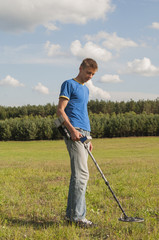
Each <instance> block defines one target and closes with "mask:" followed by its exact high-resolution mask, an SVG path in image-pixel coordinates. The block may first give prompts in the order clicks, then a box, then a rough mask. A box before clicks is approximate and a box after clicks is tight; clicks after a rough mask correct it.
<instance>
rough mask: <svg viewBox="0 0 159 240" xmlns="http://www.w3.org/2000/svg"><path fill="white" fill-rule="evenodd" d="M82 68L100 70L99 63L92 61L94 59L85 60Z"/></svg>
mask: <svg viewBox="0 0 159 240" xmlns="http://www.w3.org/2000/svg"><path fill="white" fill-rule="evenodd" d="M81 67H83V68H86V67H91V68H93V69H96V70H97V69H98V64H97V62H96V61H95V60H94V59H92V58H85V59H84V60H83V61H82V63H81Z"/></svg>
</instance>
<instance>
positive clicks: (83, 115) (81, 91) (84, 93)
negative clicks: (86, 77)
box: [60, 79, 91, 131]
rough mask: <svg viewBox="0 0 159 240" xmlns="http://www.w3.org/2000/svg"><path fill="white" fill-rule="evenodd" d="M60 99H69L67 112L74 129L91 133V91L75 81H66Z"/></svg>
mask: <svg viewBox="0 0 159 240" xmlns="http://www.w3.org/2000/svg"><path fill="white" fill-rule="evenodd" d="M60 97H64V98H66V99H68V100H69V101H68V104H67V106H66V108H65V112H66V114H67V116H68V118H69V120H70V122H71V124H72V125H73V126H74V127H78V128H81V129H83V130H86V131H90V130H91V129H90V121H89V117H88V110H87V104H88V100H89V89H88V88H87V86H86V85H84V84H81V83H79V82H77V81H76V80H75V79H70V80H66V81H65V82H63V84H62V86H61V92H60Z"/></svg>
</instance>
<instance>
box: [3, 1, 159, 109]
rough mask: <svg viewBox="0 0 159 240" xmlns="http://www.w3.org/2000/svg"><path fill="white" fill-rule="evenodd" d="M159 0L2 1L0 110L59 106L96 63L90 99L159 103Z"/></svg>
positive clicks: (89, 84) (90, 85) (90, 87)
mask: <svg viewBox="0 0 159 240" xmlns="http://www.w3.org/2000/svg"><path fill="white" fill-rule="evenodd" d="M158 12H159V0H141V1H138V0H112V1H111V0H87V1H85V0H78V1H74V0H67V1H66V0H60V1H59V0H39V1H37V0H14V1H12V0H5V1H0V105H2V106H22V105H27V104H31V105H34V104H35V105H39V104H42V105H45V104H47V103H51V104H52V103H54V104H57V102H58V95H59V91H60V86H61V84H62V82H63V81H65V80H66V79H70V78H73V77H76V76H77V74H78V70H79V65H80V63H81V61H82V60H83V59H84V58H86V57H91V58H94V59H95V60H96V61H97V63H98V66H99V70H98V72H97V73H96V74H95V76H94V77H93V78H92V80H91V81H89V82H88V84H87V85H88V87H89V90H90V99H94V100H95V99H98V100H101V99H103V100H112V101H123V100H124V101H128V100H130V99H133V100H135V101H137V100H139V99H145V100H147V99H152V100H154V99H156V98H157V97H159V57H158V55H159V54H158V53H159V14H158Z"/></svg>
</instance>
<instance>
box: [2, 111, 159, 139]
mask: <svg viewBox="0 0 159 240" xmlns="http://www.w3.org/2000/svg"><path fill="white" fill-rule="evenodd" d="M55 117H56V116H55V115H54V116H48V117H45V118H44V117H42V116H25V117H21V118H9V119H5V120H0V141H8V140H14V141H15V140H16V141H30V140H56V139H62V136H61V135H60V133H59V132H58V130H57V128H56V127H55V125H54V119H55ZM90 123H91V135H92V137H94V138H106V137H107V138H113V137H128V136H159V114H153V113H151V114H146V113H142V114H136V113H135V112H127V113H119V114H116V113H113V114H108V113H107V114H103V113H99V114H96V113H90Z"/></svg>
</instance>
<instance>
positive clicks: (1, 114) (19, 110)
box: [0, 98, 159, 120]
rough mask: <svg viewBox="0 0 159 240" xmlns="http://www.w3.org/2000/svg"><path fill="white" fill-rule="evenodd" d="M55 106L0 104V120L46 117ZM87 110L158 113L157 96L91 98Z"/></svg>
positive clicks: (51, 114) (53, 110)
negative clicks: (124, 98)
mask: <svg viewBox="0 0 159 240" xmlns="http://www.w3.org/2000/svg"><path fill="white" fill-rule="evenodd" d="M56 109H57V106H56V105H55V104H50V103H48V104H46V105H44V106H43V105H38V106H36V105H26V106H21V107H4V106H0V120H5V119H9V118H21V117H26V116H34V117H35V116H41V117H48V116H54V115H55V114H56ZM88 112H89V114H90V113H97V114H99V113H103V114H107V113H108V114H113V113H115V114H121V113H127V112H135V113H136V114H142V113H146V114H150V113H153V114H159V98H157V99H156V100H139V101H134V100H130V101H127V102H124V101H121V102H113V101H103V100H101V101H99V100H91V101H89V103H88Z"/></svg>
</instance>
